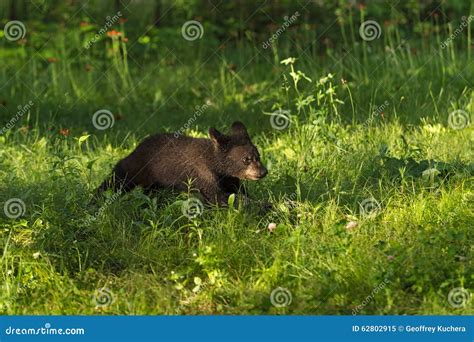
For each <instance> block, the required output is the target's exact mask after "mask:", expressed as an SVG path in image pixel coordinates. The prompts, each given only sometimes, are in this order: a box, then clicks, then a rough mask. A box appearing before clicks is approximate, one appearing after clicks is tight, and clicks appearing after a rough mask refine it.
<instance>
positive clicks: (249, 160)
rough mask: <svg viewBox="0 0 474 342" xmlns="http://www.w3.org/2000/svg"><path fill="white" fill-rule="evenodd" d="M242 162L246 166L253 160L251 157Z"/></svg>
mask: <svg viewBox="0 0 474 342" xmlns="http://www.w3.org/2000/svg"><path fill="white" fill-rule="evenodd" d="M242 161H243V162H244V164H245V165H249V164H250V162H251V161H252V158H250V157H244V158H243V159H242Z"/></svg>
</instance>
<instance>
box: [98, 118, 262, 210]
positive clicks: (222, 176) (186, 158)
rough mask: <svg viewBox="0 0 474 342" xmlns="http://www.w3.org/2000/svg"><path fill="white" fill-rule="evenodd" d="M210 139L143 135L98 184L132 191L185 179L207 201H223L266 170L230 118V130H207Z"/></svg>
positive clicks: (175, 185)
mask: <svg viewBox="0 0 474 342" xmlns="http://www.w3.org/2000/svg"><path fill="white" fill-rule="evenodd" d="M209 137H210V139H202V138H191V137H186V136H181V135H176V134H175V135H173V134H157V135H154V136H152V137H149V138H147V139H145V140H144V141H143V142H142V143H140V145H138V147H137V148H136V149H135V151H133V152H132V153H131V154H130V155H129V156H128V157H126V158H124V159H122V160H121V161H119V162H118V163H117V165H116V166H115V168H114V170H113V174H112V177H111V178H110V179H107V180H105V181H104V182H103V183H102V185H101V186H100V187H99V189H98V192H99V193H101V192H103V191H105V190H106V189H108V188H111V187H112V188H114V190H119V189H121V190H122V191H130V190H132V189H133V188H135V187H136V186H142V187H143V188H145V189H156V188H172V189H177V190H180V191H185V190H186V189H187V185H186V184H187V182H189V180H191V181H192V187H193V188H195V189H197V190H199V191H200V193H201V194H202V195H203V196H204V198H205V199H206V200H207V201H209V202H211V203H219V204H223V205H226V204H227V200H228V197H229V195H230V194H232V193H237V192H238V191H239V188H240V179H251V180H258V179H261V178H263V177H265V175H266V174H267V170H266V168H265V167H264V166H263V165H262V163H261V162H260V155H259V153H258V151H257V148H256V147H255V146H254V145H253V144H252V142H251V140H250V137H249V135H248V133H247V129H246V128H245V126H244V124H242V123H241V122H238V121H237V122H234V123H233V124H232V127H231V134H230V135H224V134H222V133H220V132H219V131H217V130H216V129H215V128H210V129H209Z"/></svg>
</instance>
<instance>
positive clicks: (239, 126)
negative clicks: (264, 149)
mask: <svg viewBox="0 0 474 342" xmlns="http://www.w3.org/2000/svg"><path fill="white" fill-rule="evenodd" d="M230 129H231V131H232V134H233V135H238V136H241V137H244V138H247V139H248V138H249V134H248V132H247V128H246V127H245V125H244V124H243V123H242V122H240V121H236V122H234V123H233V124H232V126H231V127H230Z"/></svg>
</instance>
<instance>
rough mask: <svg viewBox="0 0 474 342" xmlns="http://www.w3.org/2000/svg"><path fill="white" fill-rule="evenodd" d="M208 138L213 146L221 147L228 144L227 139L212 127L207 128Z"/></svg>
mask: <svg viewBox="0 0 474 342" xmlns="http://www.w3.org/2000/svg"><path fill="white" fill-rule="evenodd" d="M209 138H211V141H212V143H213V144H214V145H215V146H223V145H225V144H226V143H227V142H228V140H229V139H228V137H226V136H225V135H224V134H222V133H221V132H219V131H218V130H217V129H215V128H214V127H211V128H209Z"/></svg>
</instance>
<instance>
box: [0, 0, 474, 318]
mask: <svg viewBox="0 0 474 342" xmlns="http://www.w3.org/2000/svg"><path fill="white" fill-rule="evenodd" d="M86 2H87V1H86ZM40 3H41V2H40ZM468 5H469V4H468ZM76 6H77V7H74V8H73V9H71V13H70V16H69V17H67V19H62V20H63V21H62V23H61V24H58V25H53V24H51V21H49V22H48V21H46V20H43V21H40V20H24V21H21V19H20V21H21V22H22V24H23V25H24V28H25V31H26V35H24V36H22V34H21V32H20V37H19V38H18V37H17V38H16V39H7V38H12V37H11V35H12V33H11V32H10V37H9V36H8V35H9V33H8V32H7V29H6V28H5V31H4V32H3V33H2V32H1V31H0V36H1V37H0V58H1V67H0V89H1V92H0V129H1V131H0V132H1V133H2V134H1V135H0V204H1V207H2V209H3V210H2V211H0V254H1V263H0V280H1V288H2V291H1V292H0V313H2V314H7V315H11V314H35V315H36V314H124V315H136V314H172V315H173V314H186V315H194V314H252V315H253V314H271V315H273V314H317V315H321V314H324V315H339V314H345V315H352V314H354V315H355V314H360V315H366V314H370V315H372V314H378V315H386V314H395V315H398V314H422V315H424V314H437V315H438V314H439V315H465V314H473V313H474V305H473V301H472V299H471V292H472V289H473V288H474V265H473V262H472V259H473V257H474V255H473V240H474V229H473V228H474V224H473V222H474V211H473V208H474V192H473V183H474V177H473V176H474V161H473V159H474V148H473V146H474V129H473V125H472V113H473V112H474V91H473V80H474V64H473V60H472V53H473V51H472V47H473V45H472V41H471V31H472V29H471V27H472V18H474V16H472V13H473V8H472V6H471V7H469V6H468V8H467V9H465V8H464V9H462V10H459V11H458V12H455V11H454V12H450V13H451V14H450V16H448V15H446V17H444V15H445V12H444V11H443V6H440V7H437V8H436V11H435V12H429V11H428V13H427V14H426V15H420V16H419V17H418V18H419V19H418V21H416V22H415V23H412V22H411V21H409V22H410V25H411V26H410V25H406V22H404V21H403V20H401V19H400V14H399V13H398V12H397V11H396V9H397V5H394V7H392V16H391V17H389V18H386V19H385V20H384V18H383V17H378V18H377V20H376V22H377V23H378V27H377V26H375V28H372V29H373V30H375V36H372V33H371V32H369V31H368V32H365V33H364V32H363V31H362V30H360V27H361V25H362V24H361V23H363V22H366V21H367V20H368V19H371V18H372V19H373V17H371V16H370V15H369V14H370V13H371V12H370V6H369V8H365V7H364V6H360V7H350V6H348V5H341V6H340V7H341V11H342V12H343V13H342V14H340V15H339V16H337V18H336V20H335V21H334V23H330V24H327V25H326V26H324V25H323V27H318V23H316V25H313V24H312V22H311V21H310V20H309V19H308V15H309V14H308V11H316V9H314V8H313V7H312V6H316V5H315V4H309V5H308V6H307V7H304V6H300V5H294V6H296V7H295V8H292V7H291V8H290V7H288V11H287V13H286V18H284V17H283V16H281V17H278V18H274V20H275V23H274V24H273V25H270V26H269V27H268V29H266V30H263V31H259V32H254V31H245V30H243V31H242V32H241V31H240V29H236V32H237V33H236V34H230V33H229V32H231V33H232V32H233V31H232V30H231V29H228V30H226V29H220V30H219V29H218V28H216V27H215V25H213V23H212V21H207V20H205V19H201V18H200V17H199V16H198V15H197V16H195V17H187V19H186V20H195V21H197V22H198V23H199V24H200V25H201V26H199V25H197V26H194V28H193V29H194V30H197V36H196V33H194V32H186V31H185V30H183V25H182V24H184V22H185V21H186V20H184V19H183V20H182V22H180V21H179V20H177V21H178V22H180V23H181V24H179V25H169V26H166V27H163V28H160V27H149V26H145V27H144V28H143V29H141V28H140V29H139V28H137V27H135V26H134V21H133V18H132V16H133V15H137V13H136V11H137V9H136V8H135V9H134V8H133V6H130V7H129V8H122V9H121V12H120V15H118V14H117V13H116V11H115V10H114V9H107V10H106V11H105V12H104V13H105V14H103V15H100V16H99V15H97V16H95V17H92V16H89V13H88V12H87V11H85V9H84V8H83V7H81V5H80V4H79V5H76ZM399 6H400V5H399ZM394 9H395V10H394ZM469 11H470V12H469ZM296 12H298V14H295V13H296ZM433 13H439V17H438V16H433V15H432V14H433ZM106 15H107V16H108V17H107V19H106ZM166 15H167V14H166V13H164V14H163V16H166ZM292 15H293V16H294V17H292ZM114 16H116V17H117V18H115V17H114ZM258 16H263V14H262V13H259V14H258V15H257V16H256V17H258ZM256 17H254V16H249V17H248V18H245V19H242V20H241V21H240V23H241V25H242V26H245V25H246V24H248V23H252V22H254V21H255V20H256ZM448 17H449V18H452V20H451V19H450V20H449V21H448V19H449V18H448ZM461 17H463V18H464V19H461ZM0 18H1V19H2V23H3V24H6V23H7V22H9V20H7V19H8V18H6V17H3V16H0ZM114 18H115V19H114ZM292 18H293V19H294V20H293V19H292ZM110 21H113V22H112V23H111V25H107V22H110ZM201 22H202V23H201ZM407 27H409V28H407ZM20 28H21V27H20ZM20 31H21V30H20ZM327 31H329V32H331V34H332V36H330V37H329V38H327V39H325V40H324V39H323V38H321V37H322V35H324V34H325V32H327ZM276 32H279V33H278V34H277V33H276ZM364 34H365V35H370V37H367V36H364ZM97 37H98V38H97ZM270 40H271V41H270ZM265 42H267V43H266V45H265ZM235 120H240V121H242V122H244V123H245V124H246V125H247V127H248V129H249V133H250V135H251V137H252V139H253V142H254V143H255V145H256V146H257V147H258V149H259V151H260V153H261V155H262V160H263V163H264V164H265V165H266V166H267V167H268V169H269V174H268V176H267V177H266V178H265V179H263V180H261V181H258V182H250V181H249V182H245V186H246V188H247V190H248V192H249V193H250V195H251V202H250V204H249V205H247V206H243V205H239V206H237V207H234V206H232V205H231V206H229V207H228V208H222V207H219V208H218V207H215V206H210V205H206V204H203V205H202V206H198V208H197V210H198V212H197V213H196V212H193V213H192V214H191V215H189V213H187V212H186V210H187V208H186V205H187V204H188V203H190V202H189V198H194V197H193V196H194V195H193V194H191V192H190V193H184V194H179V195H176V194H171V193H168V192H161V193H157V194H154V195H147V194H145V193H144V192H143V190H142V189H136V190H134V191H133V192H131V193H127V194H123V195H120V196H119V195H117V194H114V193H112V192H108V193H107V194H106V196H105V197H104V198H101V199H99V200H98V201H96V200H94V199H93V193H94V191H95V189H96V188H97V186H98V185H99V184H100V183H101V182H102V181H103V179H104V178H105V177H106V176H107V175H108V174H109V173H110V171H111V169H112V167H113V165H114V164H115V163H116V162H117V161H118V160H119V159H121V158H123V157H125V156H126V155H127V154H129V153H130V152H131V151H132V150H133V149H134V148H135V147H136V146H137V144H139V142H140V141H141V140H142V139H143V138H145V137H146V136H148V135H150V134H154V133H156V132H164V131H166V132H180V133H183V134H187V135H191V136H197V137H206V136H207V131H208V129H209V127H216V128H218V129H219V130H222V131H227V130H228V129H229V126H230V124H231V123H232V122H234V121H235ZM2 127H3V128H2ZM234 200H235V199H234V198H232V197H231V198H230V199H229V202H230V203H231V204H232V202H233V201H234ZM265 203H271V207H270V206H268V207H267V208H266V209H263V208H264V207H265Z"/></svg>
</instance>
